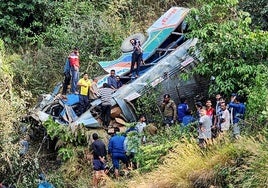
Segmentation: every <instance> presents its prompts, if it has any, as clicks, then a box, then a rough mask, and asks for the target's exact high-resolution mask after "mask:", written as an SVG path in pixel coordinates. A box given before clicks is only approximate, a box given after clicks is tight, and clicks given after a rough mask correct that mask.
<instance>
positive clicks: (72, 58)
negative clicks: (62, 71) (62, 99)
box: [68, 47, 80, 93]
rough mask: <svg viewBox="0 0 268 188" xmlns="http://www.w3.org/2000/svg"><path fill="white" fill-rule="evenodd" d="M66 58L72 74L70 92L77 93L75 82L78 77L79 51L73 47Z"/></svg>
mask: <svg viewBox="0 0 268 188" xmlns="http://www.w3.org/2000/svg"><path fill="white" fill-rule="evenodd" d="M68 60H69V62H70V66H71V76H72V83H71V92H72V93H77V83H78V79H79V67H80V62H79V51H78V48H77V47H75V48H74V49H73V51H72V53H71V54H70V55H69V57H68Z"/></svg>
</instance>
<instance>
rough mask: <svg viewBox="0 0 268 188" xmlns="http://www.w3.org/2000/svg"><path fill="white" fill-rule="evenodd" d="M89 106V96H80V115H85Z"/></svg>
mask: <svg viewBox="0 0 268 188" xmlns="http://www.w3.org/2000/svg"><path fill="white" fill-rule="evenodd" d="M88 105H89V100H88V96H87V95H79V115H81V114H83V113H84V112H85V111H86V110H87V107H88Z"/></svg>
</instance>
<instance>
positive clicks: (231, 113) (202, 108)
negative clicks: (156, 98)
mask: <svg viewBox="0 0 268 188" xmlns="http://www.w3.org/2000/svg"><path fill="white" fill-rule="evenodd" d="M215 101H216V102H215V105H213V104H212V101H211V100H210V99H209V100H207V101H206V102H205V104H203V103H202V102H201V101H197V102H195V111H196V114H195V115H193V113H192V111H193V110H191V109H189V106H188V104H187V99H185V98H182V99H181V102H180V103H179V104H178V105H176V104H175V102H174V101H173V100H172V99H171V98H170V95H168V94H165V95H164V99H163V103H162V105H161V110H162V113H163V115H164V121H163V124H164V125H166V126H167V127H169V126H171V125H173V124H174V123H175V122H176V121H177V122H178V123H179V124H180V125H181V126H183V127H184V126H187V125H189V124H190V123H194V122H197V123H198V126H197V130H198V139H199V145H200V147H205V146H206V144H208V143H210V142H211V141H212V140H213V139H214V138H216V137H217V136H219V135H220V136H224V135H226V134H227V133H228V132H229V130H230V129H231V128H232V135H233V136H234V137H235V138H239V137H240V128H241V125H243V122H244V115H245V110H246V107H245V104H244V103H243V102H242V97H240V96H238V95H237V94H235V93H232V94H231V97H230V100H229V101H228V102H227V101H226V100H225V99H224V98H223V97H222V96H221V95H220V94H217V95H216V96H215Z"/></svg>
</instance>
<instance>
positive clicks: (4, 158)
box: [0, 40, 39, 187]
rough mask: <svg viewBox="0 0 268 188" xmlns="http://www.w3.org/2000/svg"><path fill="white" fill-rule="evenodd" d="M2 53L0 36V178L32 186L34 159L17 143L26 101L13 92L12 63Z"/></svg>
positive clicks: (34, 171)
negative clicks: (23, 152)
mask: <svg viewBox="0 0 268 188" xmlns="http://www.w3.org/2000/svg"><path fill="white" fill-rule="evenodd" d="M5 57H6V54H5V51H4V47H3V41H1V40H0V109H1V111H0V138H1V139H0V164H1V168H0V181H1V182H2V181H4V182H5V183H8V184H14V185H16V184H18V186H17V187H34V186H35V185H36V175H37V171H38V169H39V164H38V161H37V159H36V158H31V157H29V156H28V155H26V156H25V157H21V156H20V155H19V151H20V149H21V146H20V145H19V141H20V139H19V138H20V135H19V132H18V130H19V125H18V123H17V122H18V121H19V120H20V117H21V116H22V114H23V113H25V110H26V103H25V102H24V101H23V100H22V99H21V98H20V97H18V95H17V94H16V93H15V92H14V88H13V87H14V85H13V82H12V78H13V71H12V67H11V66H10V64H8V62H7V61H6V59H5ZM21 92H22V93H23V90H22V91H21ZM22 96H24V95H22Z"/></svg>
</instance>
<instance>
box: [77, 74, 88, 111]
mask: <svg viewBox="0 0 268 188" xmlns="http://www.w3.org/2000/svg"><path fill="white" fill-rule="evenodd" d="M77 85H78V86H80V92H79V104H80V106H79V107H80V108H79V114H78V115H81V114H83V113H84V112H85V111H86V110H87V107H88V105H89V100H88V93H89V89H90V86H91V82H90V80H89V79H88V74H87V73H84V74H83V78H81V79H80V80H79V81H78V83H77Z"/></svg>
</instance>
